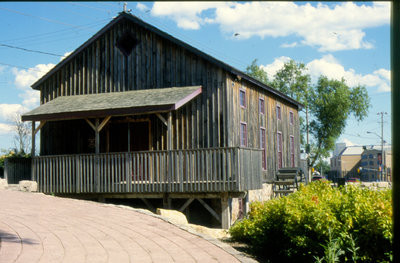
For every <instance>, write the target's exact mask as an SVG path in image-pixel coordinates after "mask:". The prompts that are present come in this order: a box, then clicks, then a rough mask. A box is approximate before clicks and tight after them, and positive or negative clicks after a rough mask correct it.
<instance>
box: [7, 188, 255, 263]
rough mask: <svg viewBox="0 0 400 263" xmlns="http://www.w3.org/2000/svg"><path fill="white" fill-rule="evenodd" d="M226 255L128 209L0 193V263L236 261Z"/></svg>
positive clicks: (209, 245) (203, 242)
mask: <svg viewBox="0 0 400 263" xmlns="http://www.w3.org/2000/svg"><path fill="white" fill-rule="evenodd" d="M217 243H218V242H217ZM230 249H231V250H230ZM227 251H228V252H230V253H228V252H227ZM231 251H234V250H233V249H232V248H224V249H222V248H221V247H220V246H217V245H216V243H215V242H214V243H212V242H209V241H208V240H206V239H203V238H201V237H200V236H197V235H194V234H191V233H189V232H187V231H185V230H182V229H181V228H179V227H177V226H174V225H172V224H170V223H168V222H166V221H164V220H161V219H160V218H157V217H154V216H151V215H147V214H144V213H140V212H137V211H134V210H132V209H123V208H120V207H116V206H112V205H105V204H100V203H96V202H88V201H80V200H73V199H66V198H57V197H52V196H46V195H43V194H38V193H25V192H18V191H11V190H0V262H4V263H6V262H57V263H58V262H73V263H78V262H96V263H98V262H118V263H120V262H121V263H122V262H163V263H164V262H185V263H188V262H229V263H234V262H239V260H238V258H240V257H238V256H236V257H235V256H233V255H232V254H234V253H235V252H231ZM241 261H243V259H241ZM244 261H247V260H244ZM250 261H251V260H250Z"/></svg>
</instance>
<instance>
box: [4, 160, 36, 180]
mask: <svg viewBox="0 0 400 263" xmlns="http://www.w3.org/2000/svg"><path fill="white" fill-rule="evenodd" d="M31 167H32V159H31V158H16V157H13V158H6V159H5V160H4V178H5V179H6V180H7V183H8V184H18V183H19V181H22V180H31Z"/></svg>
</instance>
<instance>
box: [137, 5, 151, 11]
mask: <svg viewBox="0 0 400 263" xmlns="http://www.w3.org/2000/svg"><path fill="white" fill-rule="evenodd" d="M136 9H138V10H140V11H142V12H144V11H147V10H149V8H148V7H147V6H146V5H144V4H142V3H137V4H136Z"/></svg>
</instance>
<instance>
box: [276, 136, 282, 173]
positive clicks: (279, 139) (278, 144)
mask: <svg viewBox="0 0 400 263" xmlns="http://www.w3.org/2000/svg"><path fill="white" fill-rule="evenodd" d="M276 147H277V152H278V156H277V158H278V169H279V168H282V133H281V132H277V134H276Z"/></svg>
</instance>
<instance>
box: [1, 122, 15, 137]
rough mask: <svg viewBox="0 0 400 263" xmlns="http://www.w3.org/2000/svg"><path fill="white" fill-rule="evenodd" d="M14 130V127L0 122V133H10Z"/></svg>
mask: <svg viewBox="0 0 400 263" xmlns="http://www.w3.org/2000/svg"><path fill="white" fill-rule="evenodd" d="M13 131H14V127H13V126H12V125H10V124H7V123H0V134H1V135H3V134H10V133H11V132H13Z"/></svg>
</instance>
